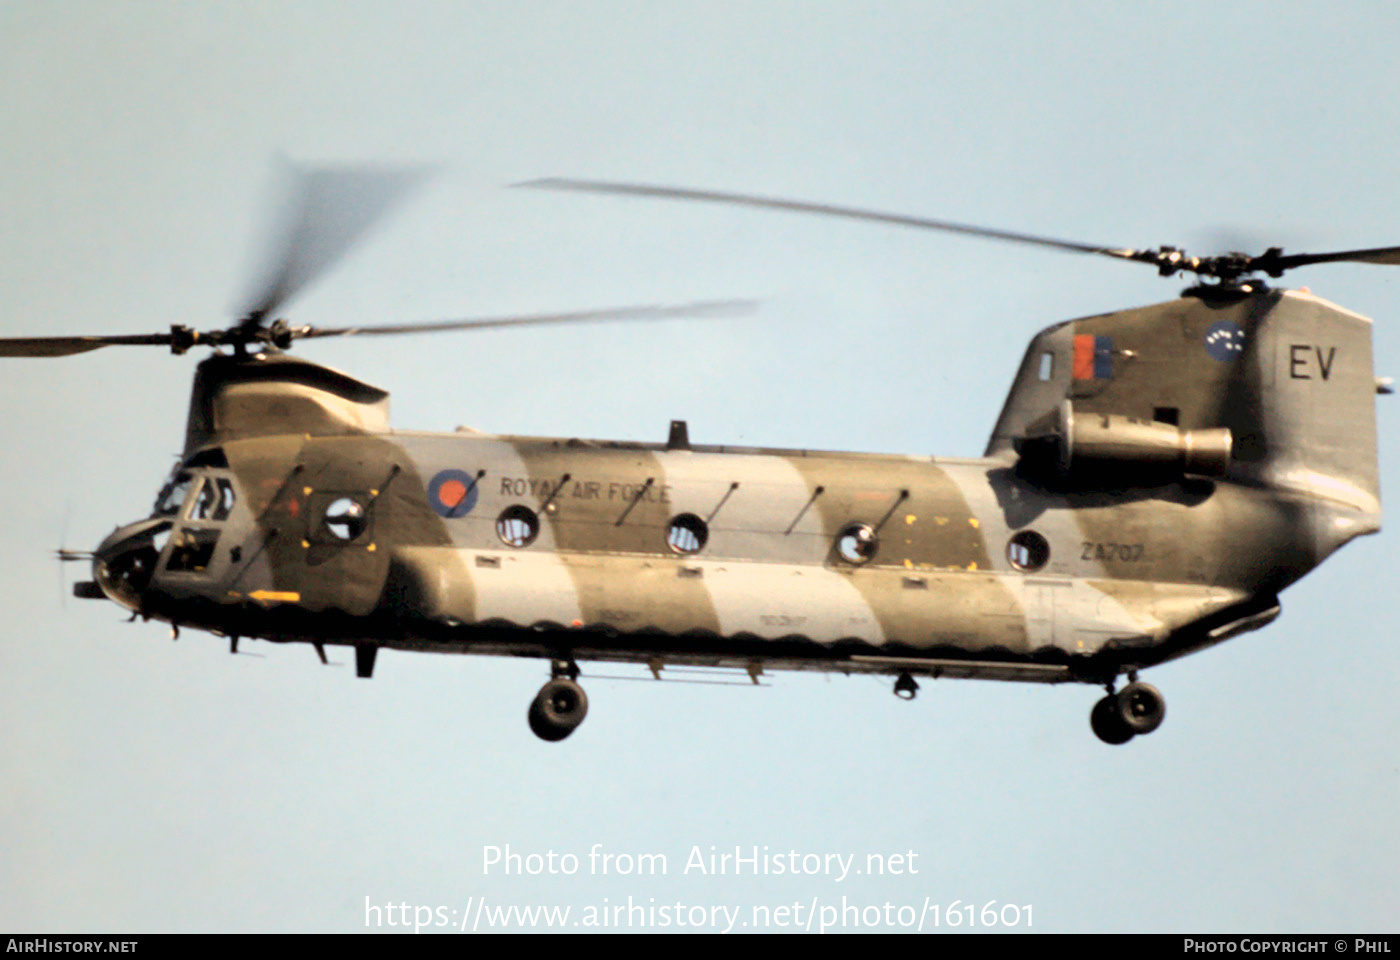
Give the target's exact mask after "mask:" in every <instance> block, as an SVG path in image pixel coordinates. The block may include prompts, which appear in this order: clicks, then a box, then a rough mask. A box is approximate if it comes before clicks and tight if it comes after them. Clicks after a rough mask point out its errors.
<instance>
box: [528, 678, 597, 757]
mask: <svg viewBox="0 0 1400 960" xmlns="http://www.w3.org/2000/svg"><path fill="white" fill-rule="evenodd" d="M586 716H588V694H586V693H584V692H583V687H580V686H579V685H578V684H577V683H575V682H574V681H573V680H570V679H569V678H568V677H555V678H554V679H553V680H550V681H549V682H548V683H546V684H545V685H544V686H542V687H540V692H539V693H538V694H536V695H535V699H534V702H532V703H531V704H530V713H529V718H530V729H531V730H533V731H534V733H535V736H537V737H539V738H540V739H541V740H548V741H550V742H551V743H553V742H556V741H559V740H563V739H564V738H565V737H567V736H568V735H569V734H571V733H573V732H574V728H575V727H577V726H578V725H579V724H580V723H583V718H584V717H586Z"/></svg>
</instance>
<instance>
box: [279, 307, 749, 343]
mask: <svg viewBox="0 0 1400 960" xmlns="http://www.w3.org/2000/svg"><path fill="white" fill-rule="evenodd" d="M757 306H758V303H757V302H756V301H753V300H709V301H702V302H699V303H687V304H680V305H677V306H644V307H616V308H611V309H607V310H585V311H580V312H577V313H541V314H530V315H526V316H517V317H484V318H481V319H469V320H437V321H433V322H431V323H406V324H388V325H379V326H368V327H338V328H332V327H303V328H300V329H295V328H294V329H293V330H292V337H293V339H303V338H308V337H349V336H381V335H385V334H397V333H441V332H444V331H448V330H484V329H488V328H491V327H530V326H544V325H547V324H563V323H609V322H612V321H616V320H681V319H692V320H693V319H702V318H718V317H734V316H740V315H742V314H746V313H752V312H753V311H754V309H755V308H757Z"/></svg>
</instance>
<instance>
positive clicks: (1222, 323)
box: [1205, 320, 1244, 363]
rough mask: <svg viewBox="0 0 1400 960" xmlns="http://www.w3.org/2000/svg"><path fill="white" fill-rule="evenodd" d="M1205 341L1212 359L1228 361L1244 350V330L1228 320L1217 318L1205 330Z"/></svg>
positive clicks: (1222, 361)
mask: <svg viewBox="0 0 1400 960" xmlns="http://www.w3.org/2000/svg"><path fill="white" fill-rule="evenodd" d="M1205 342H1206V353H1208V354H1210V356H1211V359H1212V360H1219V361H1220V362H1221V363H1228V362H1230V361H1231V360H1233V359H1235V358H1236V357H1238V356H1239V355H1240V354H1241V353H1242V352H1244V331H1243V330H1241V329H1240V327H1239V324H1236V323H1234V322H1232V321H1230V320H1217V321H1216V322H1215V323H1212V324H1211V325H1210V329H1209V330H1207V331H1206V341H1205Z"/></svg>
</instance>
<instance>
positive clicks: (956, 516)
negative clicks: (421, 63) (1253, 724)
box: [0, 171, 1400, 744]
mask: <svg viewBox="0 0 1400 960" xmlns="http://www.w3.org/2000/svg"><path fill="white" fill-rule="evenodd" d="M407 183H408V181H407V180H404V179H403V178H399V179H395V177H394V176H393V175H389V174H367V173H365V172H363V171H361V172H346V171H341V172H332V171H320V172H317V173H314V174H311V175H307V176H305V177H304V178H303V180H302V187H303V192H302V196H303V198H304V202H303V203H302V204H301V205H300V206H299V207H298V210H299V213H298V214H297V215H296V216H294V217H293V218H292V220H291V221H290V222H289V230H288V231H287V233H286V237H285V239H286V242H285V244H284V245H283V246H282V253H281V254H280V256H279V257H277V258H276V262H275V265H274V268H273V269H272V270H271V271H270V272H269V273H268V275H267V278H266V280H265V282H264V283H263V284H262V285H261V287H260V288H259V290H258V291H257V293H256V294H255V295H254V296H253V297H252V298H251V300H250V306H249V308H248V310H247V312H246V316H245V318H244V319H243V320H241V321H240V322H238V323H237V324H235V325H233V326H231V327H229V328H227V329H222V330H215V331H212V332H198V331H194V330H191V329H188V328H186V327H181V326H175V327H172V328H171V330H170V332H168V333H159V334H151V335H136V336H126V335H119V336H85V337H37V338H25V339H8V340H0V356H9V357H57V356H66V355H71V354H77V353H83V352H86V351H90V350H96V349H98V348H101V347H107V346H114V345H152V346H165V347H168V348H169V349H171V350H172V351H173V352H174V353H177V354H180V353H184V352H186V351H187V350H189V349H190V348H192V347H196V346H207V347H211V348H213V349H214V353H213V354H212V355H211V356H209V357H208V358H206V359H205V360H203V361H202V362H201V363H200V364H199V366H198V368H197V370H196V373H195V378H194V390H193V396H192V398H191V402H190V410H189V417H188V424H187V429H186V435H185V446H184V453H183V455H182V457H181V461H180V463H179V464H178V466H177V467H176V468H175V470H174V472H173V474H172V475H171V477H170V479H169V481H168V482H167V483H166V484H165V486H164V487H163V488H162V489H161V491H160V493H159V495H158V497H157V499H156V503H155V506H154V509H153V511H152V514H151V516H150V517H148V518H146V519H144V520H140V521H137V522H135V523H131V524H127V525H125V526H122V527H120V528H118V529H117V530H116V531H114V532H113V533H112V534H111V535H110V536H108V537H107V538H106V539H105V540H104V541H103V542H102V543H101V545H100V546H98V547H97V549H96V550H95V551H93V552H92V554H91V555H90V556H91V559H92V566H93V577H94V579H93V581H92V582H89V583H81V584H78V585H77V587H76V588H75V592H76V593H78V595H80V596H84V597H92V598H102V597H105V598H107V599H110V600H113V601H115V602H116V603H118V604H120V605H122V606H123V607H126V608H128V609H130V610H131V611H132V612H133V616H134V617H136V616H139V617H141V618H143V619H148V620H149V619H157V620H161V621H165V622H168V623H170V624H171V625H172V627H173V628H174V629H176V630H178V629H179V628H180V627H193V628H198V629H202V630H207V631H210V632H212V633H214V634H217V635H219V636H223V637H227V638H229V641H230V646H231V648H232V649H233V650H234V651H235V652H236V650H237V645H238V641H239V639H240V638H261V639H265V640H271V641H276V642H291V641H298V642H306V643H310V644H312V645H314V646H315V648H316V650H317V652H318V653H320V654H321V656H322V659H323V660H324V659H325V653H324V647H325V645H328V644H341V645H350V646H353V647H354V649H355V660H356V668H357V673H358V674H359V676H361V677H369V676H371V675H372V673H373V670H374V666H375V658H376V654H377V652H378V651H379V649H380V648H384V647H387V648H390V649H398V650H414V651H430V652H439V653H478V654H493V655H502V656H524V657H537V658H541V659H545V660H548V661H549V663H550V665H551V674H552V676H551V679H550V680H549V681H548V682H547V683H546V684H545V685H544V687H543V688H542V689H541V690H540V692H539V694H538V696H537V697H536V698H535V700H534V702H533V703H532V704H531V706H530V709H529V712H528V717H529V722H530V726H531V728H532V729H533V730H534V732H535V733H536V734H538V735H539V736H540V737H542V738H544V739H546V740H561V739H563V738H564V737H566V736H568V735H569V734H570V733H571V732H572V731H573V730H574V729H575V728H576V727H577V726H578V725H579V723H581V722H582V720H583V718H584V716H585V714H586V712H587V709H588V700H587V697H586V696H585V694H584V691H583V689H582V688H581V687H580V686H579V684H578V676H579V667H578V664H579V663H580V662H581V661H614V662H627V663H635V664H644V665H646V666H647V667H649V668H650V670H651V671H652V673H653V675H654V676H656V677H657V678H658V679H660V678H661V677H662V676H663V673H664V672H665V671H667V670H673V669H674V668H681V667H710V668H735V669H738V670H742V671H746V672H747V673H748V675H749V676H750V677H752V678H753V680H754V682H757V681H758V678H759V676H760V675H762V674H763V673H764V672H766V671H767V670H771V669H783V670H787V669H791V670H819V671H828V672H838V673H845V674H853V673H862V674H880V675H887V676H890V677H892V678H894V681H895V682H894V690H895V692H896V693H897V694H899V695H900V696H903V697H906V698H912V697H913V696H914V694H915V692H916V690H917V689H918V681H917V680H916V678H939V677H962V678H986V679H996V680H1019V681H1033V682H1041V683H1062V682H1081V683H1089V684H1095V685H1100V686H1103V687H1104V688H1105V689H1106V690H1107V694H1106V695H1105V696H1104V697H1103V698H1102V699H1100V700H1099V701H1098V702H1097V704H1096V705H1095V706H1094V708H1093V710H1092V712H1091V716H1090V720H1091V725H1092V727H1093V730H1094V732H1095V733H1096V734H1097V735H1098V736H1099V737H1100V738H1101V739H1103V740H1104V741H1106V742H1108V743H1114V744H1118V743H1124V742H1126V741H1128V740H1130V739H1131V738H1132V737H1134V736H1135V735H1138V734H1145V733H1149V732H1151V731H1153V730H1155V729H1156V728H1157V727H1158V725H1160V724H1161V722H1162V720H1163V717H1164V716H1165V703H1164V701H1163V698H1162V696H1161V694H1160V693H1159V692H1158V691H1157V690H1156V689H1155V688H1154V687H1152V686H1151V685H1149V684H1147V683H1144V682H1142V681H1140V680H1139V679H1138V673H1139V671H1141V670H1143V669H1145V668H1147V667H1150V666H1153V665H1155V664H1159V663H1162V662H1164V661H1166V660H1170V659H1172V658H1175V657H1180V656H1182V655H1184V654H1187V653H1191V652H1193V651H1196V650H1200V649H1202V648H1204V647H1207V646H1210V645H1212V644H1215V643H1218V642H1220V641H1222V640H1225V639H1227V638H1229V637H1233V636H1236V635H1238V634H1240V633H1243V632H1245V631H1249V630H1254V629H1257V628H1259V627H1262V626H1264V625H1265V624H1267V623H1269V622H1270V621H1272V620H1273V619H1274V618H1275V617H1276V616H1277V615H1278V613H1279V603H1278V594H1279V592H1280V591H1281V590H1283V589H1284V588H1285V587H1287V586H1288V585H1289V584H1291V583H1293V582H1294V581H1296V580H1297V579H1299V578H1300V577H1302V576H1303V575H1304V574H1306V573H1307V572H1308V571H1310V570H1311V569H1313V568H1314V567H1315V566H1317V565H1318V564H1319V563H1320V562H1321V561H1322V560H1324V559H1325V558H1326V557H1327V556H1329V555H1330V554H1331V553H1332V552H1333V551H1335V550H1337V549H1338V548H1339V547H1341V546H1342V545H1343V544H1345V543H1347V542H1348V541H1349V540H1351V539H1352V538H1354V537H1357V536H1360V535H1363V534H1367V533H1374V532H1376V531H1377V530H1379V529H1380V519H1381V509H1380V491H1379V482H1378V468H1377V454H1376V417H1375V405H1374V397H1375V395H1376V393H1378V392H1387V388H1386V386H1385V385H1384V384H1383V383H1382V381H1378V380H1377V379H1376V378H1375V376H1374V373H1373V371H1372V355H1371V322H1370V321H1369V320H1367V319H1366V318H1364V317H1361V316H1358V315H1356V314H1354V313H1351V312H1349V311H1347V310H1344V309H1342V308H1340V307H1337V306H1335V305H1333V304H1330V303H1327V302H1326V301H1324V300H1321V299H1319V298H1317V297H1314V296H1312V295H1310V294H1309V293H1307V292H1300V291H1293V290H1277V289H1271V288H1270V287H1268V286H1267V285H1266V284H1265V283H1264V282H1263V281H1262V280H1261V279H1259V275H1260V274H1265V275H1267V276H1269V277H1279V276H1281V275H1282V274H1283V273H1284V272H1285V271H1287V270H1290V269H1293V268H1295V267H1300V266H1304V265H1307V264H1316V263H1327V262H1334V261H1358V262H1364V263H1380V264H1400V247H1387V248H1382V249H1369V250H1349V251H1340V252H1332V253H1322V254H1290V255H1285V254H1284V253H1283V251H1282V250H1280V249H1277V248H1274V249H1270V250H1268V251H1266V252H1265V253H1263V254H1262V255H1257V256H1250V255H1246V254H1227V255H1224V256H1219V257H1206V258H1200V257H1192V256H1188V255H1186V254H1185V253H1183V252H1181V251H1179V250H1176V249H1174V248H1170V247H1162V248H1159V249H1156V250H1133V249H1125V248H1124V249H1119V248H1107V247H1096V246H1092V245H1087V244H1079V243H1072V242H1067V241H1062V240H1054V239H1049V238H1045V237H1037V236H1031V235H1026V234H1019V233H1010V232H1006V231H999V230H989V229H985V228H981V227H973V226H967V225H963V224H956V223H948V222H945V221H938V220H927V219H920V218H914V217H905V216H899V215H892V214H883V213H877V212H873V211H865V210H856V209H851V208H846V207H833V206H827V205H822V204H809V203H799V202H794V201H788V200H780V199H773V198H765V197H755V196H748V195H741V194H730V193H717V192H709V191H697V190H679V189H672V188H661V187H643V186H634V185H627V184H612V183H601V182H593V181H577V180H551V181H537V182H535V183H533V184H529V186H537V187H547V188H556V189H570V190H581V191H591V192H598V193H606V194H624V195H641V196H656V197H663V198H670V199H682V200H691V201H702V202H715V203H726V204H740V205H748V206H756V207H765V208H776V209H779V210H787V211H791V212H799V213H816V214H824V215H830V216H841V217H848V218H857V219H863V220H873V221H878V222H884V223H891V224H896V225H902V226H911V227H919V228H928V229H935V230H943V231H952V232H957V233H964V234H971V235H974V236H980V237H989V238H993V239H1001V240H1008V241H1013V242H1017V243H1029V244H1035V245H1040V246H1045V247H1050V248H1053V249H1059V250H1067V251H1072V252H1080V253H1091V254H1099V255H1104V256H1110V257H1116V258H1120V259H1125V260H1133V261H1138V262H1143V263H1147V264H1149V265H1151V266H1154V267H1156V268H1157V269H1158V270H1159V271H1160V272H1161V273H1162V275H1163V276H1173V275H1175V274H1177V273H1192V274H1195V275H1196V276H1197V277H1198V278H1200V282H1199V283H1198V284H1197V285H1196V286H1193V287H1191V288H1190V289H1188V290H1186V291H1185V292H1184V293H1183V294H1182V296H1181V297H1180V298H1179V299H1176V300H1173V301H1169V302H1166V303H1162V304H1158V305H1155V306H1149V307H1141V308H1134V309H1128V310H1121V311H1116V312H1113V313H1106V314H1102V315H1099V316H1093V317H1087V318H1083V319H1079V320H1072V321H1068V322H1065V323H1060V324H1057V325H1055V326H1052V327H1049V328H1048V329H1046V330H1043V331H1041V332H1040V333H1039V334H1037V335H1036V336H1035V337H1034V338H1033V339H1032V340H1031V343H1030V346H1029V348H1028V349H1027V351H1026V354H1025V359H1024V360H1023V362H1022V364H1021V367H1020V371H1019V372H1018V373H1017V375H1016V377H1015V380H1014V382H1013V384H1012V386H1011V391H1010V393H1009V395H1008V397H1007V399H1006V402H1005V406H1004V408H1003V410H1002V413H1001V416H1000V418H999V419H998V421H997V423H996V426H995V428H994V429H993V431H992V436H991V440H990V442H989V443H988V446H987V449H986V452H985V453H984V455H983V457H981V458H980V459H959V460H943V459H936V458H931V457H923V456H903V455H889V456H885V455H869V454H850V453H824V452H814V451H807V450H779V449H744V448H736V447H731V446H723V447H718V446H702V445H699V444H692V443H691V442H690V441H689V438H688V436H687V431H686V429H685V425H684V423H683V422H679V421H677V422H674V423H673V424H672V429H671V433H670V437H669V439H668V440H667V442H666V443H664V444H647V443H632V442H613V441H594V440H580V439H566V438H560V439H555V438H538V437H515V436H487V435H481V434H473V433H454V434H430V433H415V432H404V431H397V430H392V429H391V428H390V426H389V417H388V400H389V395H388V394H387V393H386V392H384V391H383V390H381V389H379V388H377V387H374V386H371V385H369V384H367V383H364V382H362V381H360V380H357V379H355V378H353V377H351V376H348V375H346V374H344V373H341V372H339V371H336V370H332V369H330V368H328V367H324V366H320V365H318V364H314V363H311V362H309V361H306V360H302V359H300V358H295V357H292V356H290V355H289V354H288V353H286V352H285V351H287V350H288V348H290V347H291V346H292V345H293V344H294V343H295V342H296V341H297V340H302V339H310V338H316V337H328V336H347V335H352V334H357V335H378V334H389V333H410V332H426V331H431V330H451V329H474V328H481V327H492V326H497V327H498V326H508V325H524V324H538V323H564V322H586V321H601V320H625V319H646V318H659V317H671V316H691V315H697V314H704V313H707V312H712V311H714V310H716V309H721V310H722V309H725V308H726V307H727V306H729V305H725V304H696V305H691V306H687V307H676V308H638V309H630V310H619V311H601V312H595V313H584V314H559V315H551V316H534V317H514V318H499V319H488V320H461V321H448V322H443V323H431V324H416V325H409V326H372V327H353V328H337V329H322V328H315V327H308V326H292V325H290V324H288V323H287V322H286V321H284V320H282V319H280V318H277V317H276V316H275V314H276V312H277V311H278V309H279V308H280V307H282V306H283V305H284V304H285V303H286V302H287V301H288V300H289V299H290V298H291V297H292V296H293V295H294V294H296V293H297V292H298V291H299V290H300V289H302V288H303V287H304V286H305V285H306V284H307V283H308V282H309V281H310V280H311V279H313V278H314V276H315V275H316V274H317V273H318V272H320V271H321V270H323V269H324V268H325V266H326V265H328V264H329V263H330V262H332V261H333V260H334V259H335V258H336V257H338V256H339V255H340V254H341V253H343V252H344V250H345V249H346V248H348V246H349V245H350V243H351V242H353V240H354V239H355V238H356V237H357V236H359V235H360V234H361V233H362V232H363V230H364V229H365V228H366V227H367V226H368V225H369V224H370V223H371V222H372V221H373V220H374V219H375V218H376V217H378V216H379V215H380V214H381V213H382V212H383V211H384V210H385V209H386V208H387V207H388V206H389V205H390V202H391V201H392V200H393V199H394V198H395V196H396V195H399V194H401V193H402V192H403V190H404V189H405V187H406V185H407ZM67 555H68V556H70V557H71V556H73V554H71V553H69V554H67ZM85 556H86V555H85ZM1125 676H1126V678H1127V680H1128V683H1127V684H1126V685H1125V686H1123V687H1121V688H1119V687H1118V681H1119V679H1120V678H1122V677H1125Z"/></svg>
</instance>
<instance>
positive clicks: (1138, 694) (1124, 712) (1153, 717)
mask: <svg viewBox="0 0 1400 960" xmlns="http://www.w3.org/2000/svg"><path fill="white" fill-rule="evenodd" d="M1117 699H1118V716H1119V718H1120V719H1121V720H1122V721H1123V725H1124V726H1125V727H1127V728H1128V729H1129V730H1131V731H1132V732H1133V733H1151V732H1152V731H1153V730H1156V729H1157V728H1158V727H1160V726H1161V725H1162V720H1163V719H1164V718H1165V717H1166V715H1167V701H1166V700H1164V699H1163V698H1162V692H1161V691H1160V690H1158V689H1157V688H1156V687H1154V686H1153V685H1152V684H1150V683H1139V682H1137V681H1134V682H1132V683H1130V684H1128V685H1127V686H1126V687H1124V688H1123V689H1122V690H1119V691H1118V695H1117Z"/></svg>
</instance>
